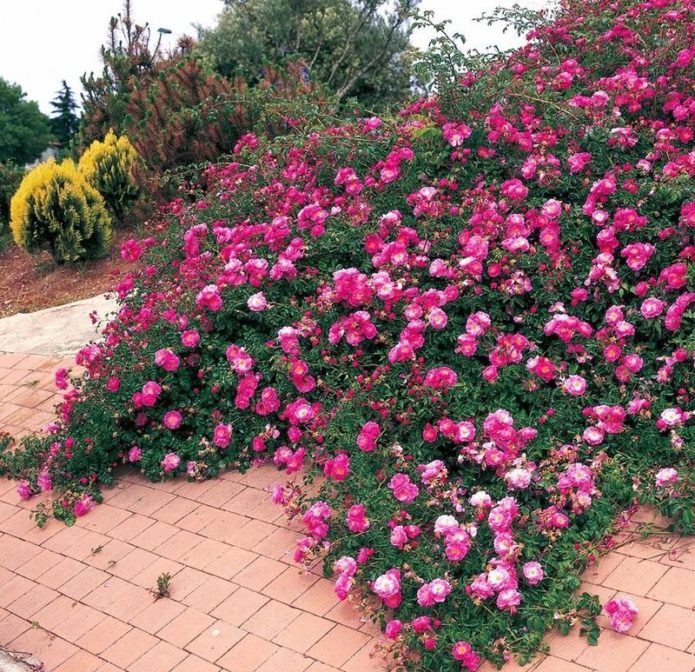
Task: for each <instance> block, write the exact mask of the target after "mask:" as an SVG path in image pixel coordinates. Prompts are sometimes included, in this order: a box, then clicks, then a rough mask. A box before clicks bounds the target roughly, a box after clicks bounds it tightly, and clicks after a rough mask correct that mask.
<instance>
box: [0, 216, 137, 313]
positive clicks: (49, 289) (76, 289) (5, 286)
mask: <svg viewBox="0 0 695 672" xmlns="http://www.w3.org/2000/svg"><path fill="white" fill-rule="evenodd" d="M131 237H139V235H138V234H136V233H135V232H134V231H133V230H132V229H123V230H119V231H117V232H116V233H115V234H114V238H113V241H112V244H111V252H110V254H109V256H107V257H104V258H103V259H97V260H94V261H86V262H81V263H74V264H62V265H57V264H55V262H54V261H53V259H52V257H51V255H50V254H49V253H48V252H44V253H42V254H37V255H29V254H27V253H26V252H24V250H21V249H20V248H18V247H17V246H16V245H14V243H13V242H11V241H9V242H7V244H6V246H5V247H4V249H2V251H0V318H2V317H8V316H10V315H14V314H15V313H29V312H33V311H35V310H41V309H42V308H51V307H52V306H59V305H62V304H64V303H70V302H71V301H78V300H80V299H87V298H89V297H90V296H95V295H97V294H103V293H105V292H107V291H109V290H111V289H113V287H114V286H115V285H116V283H117V282H118V277H119V275H121V274H123V273H125V272H126V271H128V270H131V269H133V268H135V264H127V263H125V262H124V261H123V260H122V259H121V257H120V246H121V243H122V242H123V241H124V240H126V239H128V238H131Z"/></svg>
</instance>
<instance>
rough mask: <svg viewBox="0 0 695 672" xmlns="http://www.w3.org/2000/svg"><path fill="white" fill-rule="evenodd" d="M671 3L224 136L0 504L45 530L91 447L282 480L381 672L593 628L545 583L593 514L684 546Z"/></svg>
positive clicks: (125, 289) (534, 36)
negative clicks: (300, 127) (346, 113)
mask: <svg viewBox="0 0 695 672" xmlns="http://www.w3.org/2000/svg"><path fill="white" fill-rule="evenodd" d="M693 11H694V8H693V5H692V3H691V2H690V1H688V0H673V1H669V0H645V1H644V2H632V1H628V0H618V1H615V2H606V1H605V0H595V1H593V2H584V1H581V2H580V1H579V0H571V1H569V2H567V3H565V4H564V5H563V7H562V9H561V11H560V12H559V13H558V15H557V16H556V17H555V18H554V20H553V22H552V23H550V24H548V25H545V26H541V27H538V28H537V29H535V30H534V31H532V33H531V34H530V36H529V37H530V41H529V43H528V45H527V46H525V47H524V48H522V49H520V50H518V51H516V52H514V53H513V54H511V55H510V56H508V57H506V58H504V59H501V60H498V61H496V62H492V63H491V64H490V65H489V66H488V67H487V69H484V70H481V71H476V72H468V73H466V74H465V75H463V76H462V79H461V81H460V82H459V84H458V85H457V87H455V88H451V89H448V90H446V91H443V92H442V94H441V96H440V97H439V98H438V99H435V98H429V99H424V100H420V101H418V102H415V103H413V104H411V105H409V106H407V107H406V108H405V109H403V110H402V112H401V113H400V115H398V116H397V117H396V118H394V119H379V118H369V119H359V120H356V121H355V122H353V123H346V124H343V125H340V126H335V127H330V128H326V129H323V130H319V131H317V132H315V133H310V134H308V135H306V137H305V138H304V139H303V141H300V142H298V141H297V139H296V138H295V139H292V140H289V139H286V140H283V139H279V140H276V141H274V142H273V143H268V142H265V141H263V140H262V139H259V138H256V137H255V136H253V135H246V136H244V137H243V138H242V139H241V140H240V141H239V143H238V145H237V146H236V148H235V157H234V161H233V162H231V163H229V164H227V165H220V166H213V167H211V168H209V169H208V170H207V171H206V173H205V174H204V176H203V179H202V180H201V185H204V189H203V188H202V187H201V190H200V191H199V193H198V194H197V196H196V199H195V202H193V203H187V202H185V201H184V200H183V198H182V199H179V200H177V201H174V202H173V203H171V204H170V205H169V206H168V207H167V209H166V213H165V214H166V228H165V231H164V235H163V236H162V237H161V239H154V238H151V239H146V240H144V241H139V242H138V241H134V240H133V241H128V242H127V243H126V244H125V245H124V246H123V250H122V254H123V256H124V258H126V259H130V260H132V259H137V258H142V259H143V260H144V262H145V263H144V269H143V271H142V272H140V273H138V274H137V275H127V276H126V277H124V279H123V280H122V281H121V283H120V284H119V286H118V287H117V290H116V291H117V293H118V296H119V298H120V300H121V308H120V310H119V312H118V314H117V316H116V317H115V318H114V319H113V320H112V321H111V322H109V323H108V324H107V326H106V329H105V332H104V338H103V340H102V341H100V342H99V343H92V344H89V345H88V346H86V347H85V348H84V349H83V350H82V351H81V352H80V353H79V355H78V357H77V363H78V364H80V365H82V366H84V367H85V368H86V370H87V372H88V376H87V377H85V378H79V377H78V378H75V379H73V381H72V384H73V386H74V387H72V388H70V387H69V384H68V379H67V373H66V372H61V373H60V375H59V381H58V382H59V384H60V386H62V387H64V388H66V395H65V399H64V401H63V403H62V405H61V407H60V415H61V417H60V420H59V422H57V423H56V424H55V425H54V426H53V427H52V428H51V430H52V433H51V435H50V437H49V439H48V440H40V439H35V440H30V441H28V442H27V443H26V445H25V449H24V451H23V452H20V451H17V452H15V453H10V452H6V454H5V456H4V458H3V459H4V464H5V468H6V469H8V470H10V471H12V473H14V474H19V475H21V476H22V477H23V478H24V479H25V480H24V481H22V483H21V484H20V494H21V495H22V496H25V497H29V496H31V494H32V493H35V492H38V491H40V490H45V489H50V488H56V489H57V490H58V492H59V495H58V497H57V498H56V500H55V503H54V513H55V514H56V515H57V516H59V517H61V518H64V519H67V520H68V521H69V520H71V519H73V518H74V516H76V515H82V514H84V513H86V512H87V511H88V510H89V508H90V507H91V506H92V505H93V501H94V500H98V499H99V485H100V484H103V483H110V482H111V481H112V480H113V477H114V476H113V471H112V470H113V468H114V466H115V465H117V464H119V463H129V464H133V465H136V466H137V467H138V468H140V469H141V470H142V471H143V472H144V473H145V474H146V475H148V476H149V477H150V478H153V479H161V478H167V477H171V476H173V475H176V474H183V473H185V474H187V475H188V476H189V477H190V478H192V479H202V478H208V477H211V476H214V475H215V474H217V473H219V471H220V470H222V469H227V468H230V467H238V468H242V469H243V468H245V467H246V466H247V465H248V464H250V463H251V462H252V461H253V460H254V459H272V461H273V462H274V463H275V464H276V465H278V466H279V467H280V468H283V469H286V471H287V473H288V474H291V473H293V472H297V471H299V470H300V469H302V468H303V467H304V468H305V469H306V470H307V471H308V476H307V478H308V480H309V481H312V480H314V479H316V478H317V477H318V478H319V485H318V494H312V495H309V493H310V492H311V493H315V492H316V490H317V487H316V484H314V487H312V488H311V489H309V488H305V487H304V486H301V485H288V486H287V487H285V488H278V489H277V490H276V491H275V493H274V499H275V501H277V502H278V503H281V504H283V505H285V506H286V507H287V509H288V511H289V512H290V513H291V514H292V515H297V516H300V517H301V520H302V522H303V523H304V526H305V527H306V535H305V536H304V537H303V538H302V539H301V540H300V541H299V544H298V549H297V553H296V557H297V559H298V560H300V561H301V560H304V561H307V562H311V561H312V560H313V559H314V558H315V557H316V556H317V555H322V556H324V557H325V559H326V571H327V573H329V574H332V575H333V577H334V579H335V582H336V594H337V596H338V597H339V598H341V599H345V598H347V597H348V595H350V594H354V595H356V596H358V595H359V596H361V598H362V599H363V602H364V604H365V607H368V608H370V609H371V610H372V612H373V614H374V616H375V618H378V619H379V620H380V622H381V623H382V625H383V626H384V628H385V633H386V636H387V638H388V639H389V640H390V641H391V642H392V644H391V646H392V650H393V653H394V655H395V656H396V657H397V658H398V659H399V660H400V661H401V662H402V664H403V665H404V666H405V667H408V668H412V669H421V670H442V671H453V670H460V669H468V670H474V669H476V667H477V666H478V664H479V662H480V661H481V660H482V658H488V659H490V660H492V661H494V662H496V663H499V664H501V663H502V662H503V661H504V660H506V659H507V658H508V657H509V655H510V654H511V653H512V652H518V653H519V654H521V656H522V658H524V657H528V656H530V655H532V654H533V652H534V651H535V650H537V649H538V647H539V646H540V645H541V642H542V637H543V633H544V631H545V630H546V629H547V628H548V627H551V626H555V627H557V628H559V629H560V630H562V631H563V632H566V631H567V630H568V629H569V627H570V625H571V624H572V623H573V622H575V621H581V623H582V628H583V630H584V631H585V633H586V634H588V635H589V636H590V638H591V639H592V641H593V640H595V638H596V636H597V633H598V629H597V626H596V624H595V622H594V620H593V619H594V617H595V616H596V615H597V614H598V613H599V612H600V606H599V605H598V602H597V600H596V598H593V597H591V596H589V595H587V594H583V595H580V596H576V597H570V596H571V595H572V593H573V592H574V591H575V590H576V588H577V587H578V586H579V584H580V581H579V578H578V574H579V572H580V571H581V569H582V568H583V567H584V566H585V565H586V564H587V563H588V562H590V561H591V560H592V559H593V558H594V557H595V555H596V554H597V553H598V552H599V551H600V550H601V549H602V548H604V547H606V546H608V545H609V540H608V539H607V537H606V535H607V534H609V533H610V532H611V530H612V529H613V526H614V523H615V521H616V519H617V518H618V516H619V514H620V512H621V511H623V510H626V509H629V508H630V507H631V506H633V505H634V504H636V503H637V502H649V503H652V504H656V505H658V506H659V507H660V509H661V510H662V511H663V512H664V513H666V514H668V515H670V516H672V517H673V519H674V524H675V525H678V526H679V527H680V529H682V530H685V531H691V532H692V531H693V518H692V515H693V503H694V502H693V468H692V467H693V439H694V438H695V437H694V434H695V432H694V431H693V426H694V423H693V421H692V398H693V394H695V389H694V386H693V355H694V353H695V337H694V336H693V314H694V310H693V308H694V307H695V306H694V305H693V304H695V291H694V287H693V269H692V263H691V262H692V259H693V256H694V255H695V245H693V231H695V201H694V200H693V196H692V194H693V191H692V184H693V183H692V178H693V175H695V154H694V153H693V151H692V146H693V142H692V141H693V132H694V127H695V124H694V123H693V122H694V120H695V98H694V97H693V93H692V84H693V59H694V58H695V50H693V49H692V48H690V47H688V46H686V45H691V44H693V33H694V30H693V26H694V25H695V24H694V23H693ZM40 515H44V514H43V513H42V514H40ZM619 607H620V605H619ZM611 608H612V607H611ZM614 611H616V613H617V612H618V611H620V609H615V610H614ZM623 611H625V609H623ZM628 611H629V609H628ZM626 613H627V612H626ZM619 620H620V622H621V623H623V622H625V623H627V621H628V620H630V619H628V618H627V617H625V618H623V615H622V612H621V615H620V616H619ZM621 627H623V626H621Z"/></svg>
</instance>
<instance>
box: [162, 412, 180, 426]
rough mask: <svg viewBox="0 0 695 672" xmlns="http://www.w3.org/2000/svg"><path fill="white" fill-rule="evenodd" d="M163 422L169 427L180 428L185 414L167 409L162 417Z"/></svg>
mask: <svg viewBox="0 0 695 672" xmlns="http://www.w3.org/2000/svg"><path fill="white" fill-rule="evenodd" d="M162 422H163V423H164V426H165V427H166V428H167V429H178V428H179V427H180V426H181V423H182V422H183V416H182V415H181V413H179V411H167V412H166V413H165V414H164V417H163V418H162Z"/></svg>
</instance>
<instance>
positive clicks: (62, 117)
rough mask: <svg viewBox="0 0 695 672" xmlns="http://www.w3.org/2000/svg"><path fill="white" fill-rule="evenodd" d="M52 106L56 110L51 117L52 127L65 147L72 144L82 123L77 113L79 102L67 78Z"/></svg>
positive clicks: (61, 144)
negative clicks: (76, 100)
mask: <svg viewBox="0 0 695 672" xmlns="http://www.w3.org/2000/svg"><path fill="white" fill-rule="evenodd" d="M51 106H52V107H53V110H54V114H53V116H52V117H51V128H52V130H53V134H54V135H55V137H56V139H57V140H58V142H60V146H61V147H62V148H63V149H65V148H67V147H68V146H69V145H70V142H71V140H72V139H73V138H74V137H75V134H76V133H77V129H78V128H79V125H80V119H79V117H78V116H77V114H75V110H76V109H77V103H76V102H75V97H74V95H73V92H72V89H71V88H70V87H69V86H68V84H67V82H66V81H65V80H63V85H62V87H61V89H60V91H58V93H57V94H56V98H55V99H54V100H53V101H51Z"/></svg>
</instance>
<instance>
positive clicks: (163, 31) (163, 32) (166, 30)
mask: <svg viewBox="0 0 695 672" xmlns="http://www.w3.org/2000/svg"><path fill="white" fill-rule="evenodd" d="M157 32H158V33H159V37H158V38H157V46H156V48H155V50H154V53H155V54H159V47H160V45H161V44H162V36H164V35H171V33H172V31H171V30H170V29H169V28H157Z"/></svg>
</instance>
